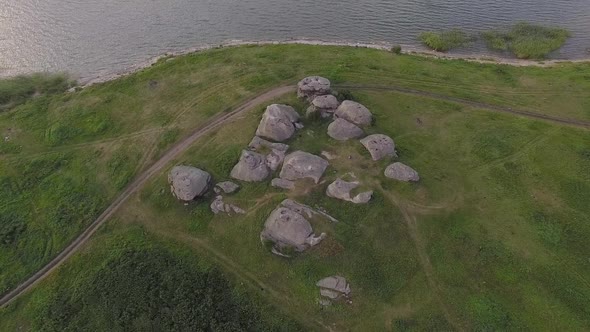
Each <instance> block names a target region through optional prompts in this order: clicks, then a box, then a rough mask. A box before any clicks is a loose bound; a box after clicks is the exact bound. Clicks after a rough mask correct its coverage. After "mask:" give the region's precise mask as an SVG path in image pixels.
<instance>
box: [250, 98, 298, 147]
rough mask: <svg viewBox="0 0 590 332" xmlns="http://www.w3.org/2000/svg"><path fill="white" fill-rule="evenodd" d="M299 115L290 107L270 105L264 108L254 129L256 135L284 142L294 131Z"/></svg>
mask: <svg viewBox="0 0 590 332" xmlns="http://www.w3.org/2000/svg"><path fill="white" fill-rule="evenodd" d="M298 122H299V113H297V111H295V109H294V108H293V107H291V106H287V105H279V104H272V105H270V106H268V107H267V108H266V111H265V112H264V114H263V115H262V120H260V124H259V125H258V128H257V129H256V135H257V136H260V137H264V138H267V139H271V140H274V141H277V142H282V141H285V140H287V139H289V138H291V136H293V134H294V133H295V130H296V128H297V127H296V125H295V124H296V123H298Z"/></svg>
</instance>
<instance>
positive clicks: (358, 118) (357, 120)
mask: <svg viewBox="0 0 590 332" xmlns="http://www.w3.org/2000/svg"><path fill="white" fill-rule="evenodd" d="M335 115H336V117H339V118H342V119H344V120H346V121H348V122H351V123H354V124H355V125H357V126H368V125H370V124H371V122H372V121H373V114H371V112H370V111H369V110H368V109H367V108H366V107H365V106H363V105H361V104H359V103H357V102H355V101H352V100H345V101H343V102H342V104H340V106H338V109H337V110H336V113H335Z"/></svg>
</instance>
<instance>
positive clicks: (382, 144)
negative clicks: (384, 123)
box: [361, 134, 397, 161]
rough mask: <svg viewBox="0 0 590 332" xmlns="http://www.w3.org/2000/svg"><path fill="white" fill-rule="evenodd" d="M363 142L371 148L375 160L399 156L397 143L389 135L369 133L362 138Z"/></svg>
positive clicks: (366, 146)
mask: <svg viewBox="0 0 590 332" xmlns="http://www.w3.org/2000/svg"><path fill="white" fill-rule="evenodd" d="M361 144H363V145H364V147H365V148H367V150H369V153H370V154H371V158H373V160H375V161H377V160H381V159H383V158H385V157H396V156H397V155H396V153H395V143H394V142H393V139H391V137H389V136H386V135H382V134H374V135H369V136H367V137H365V138H363V139H361Z"/></svg>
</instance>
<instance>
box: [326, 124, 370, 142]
mask: <svg viewBox="0 0 590 332" xmlns="http://www.w3.org/2000/svg"><path fill="white" fill-rule="evenodd" d="M363 135H364V132H363V130H362V129H361V128H359V127H358V126H357V125H355V124H353V123H350V122H348V121H346V120H344V119H342V118H337V119H336V120H334V121H332V123H330V125H329V126H328V136H330V137H332V138H333V139H335V140H338V141H346V140H349V139H351V138H359V137H361V136H363Z"/></svg>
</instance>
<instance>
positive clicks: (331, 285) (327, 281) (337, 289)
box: [316, 276, 351, 299]
mask: <svg viewBox="0 0 590 332" xmlns="http://www.w3.org/2000/svg"><path fill="white" fill-rule="evenodd" d="M316 286H318V287H320V294H321V295H322V296H326V297H329V298H331V299H337V298H338V297H340V296H341V295H344V296H348V295H349V294H350V292H351V290H350V285H349V284H348V282H347V281H346V279H345V278H344V277H341V276H330V277H327V278H324V279H322V280H320V281H318V282H317V283H316Z"/></svg>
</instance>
